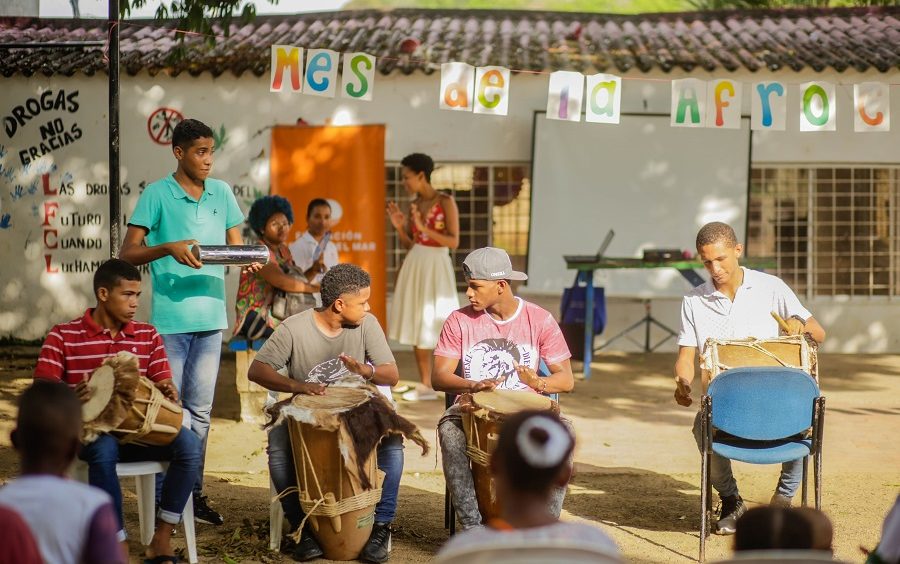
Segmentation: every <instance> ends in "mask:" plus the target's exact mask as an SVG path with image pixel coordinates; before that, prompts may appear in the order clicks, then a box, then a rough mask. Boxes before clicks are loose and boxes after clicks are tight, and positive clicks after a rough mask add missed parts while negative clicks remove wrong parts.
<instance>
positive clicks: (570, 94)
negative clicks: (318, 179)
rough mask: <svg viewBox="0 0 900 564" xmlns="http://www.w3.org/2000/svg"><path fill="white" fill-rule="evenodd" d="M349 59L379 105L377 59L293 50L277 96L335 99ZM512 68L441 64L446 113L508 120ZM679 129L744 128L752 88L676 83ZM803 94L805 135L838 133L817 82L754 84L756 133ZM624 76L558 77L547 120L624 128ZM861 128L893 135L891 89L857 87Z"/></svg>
mask: <svg viewBox="0 0 900 564" xmlns="http://www.w3.org/2000/svg"><path fill="white" fill-rule="evenodd" d="M341 56H343V73H342V76H341V86H340V95H341V97H343V98H349V99H355V100H366V101H369V100H372V98H373V92H374V87H375V68H376V67H375V60H376V58H375V56H374V55H370V54H368V53H361V52H359V53H343V54H342V53H338V52H337V51H332V50H330V49H308V50H306V57H305V65H304V49H303V48H302V47H296V46H293V45H273V46H272V50H271V57H272V60H271V62H272V64H271V67H270V77H269V90H270V91H271V92H295V93H303V94H308V95H312V96H323V97H328V98H334V97H335V96H336V95H337V91H338V81H337V73H338V62H339V60H340V57H341ZM510 73H511V71H510V69H508V68H504V67H499V66H486V67H475V66H472V65H470V64H468V63H460V62H451V63H443V64H442V65H441V84H440V92H439V95H438V107H439V108H440V109H442V110H451V111H464V112H473V113H476V114H487V115H499V116H505V115H507V113H508V111H509V97H510ZM671 84H672V101H671V122H670V123H671V125H672V127H704V128H711V129H738V128H740V127H741V104H742V101H743V100H742V98H743V94H744V92H743V90H744V88H743V87H744V84H743V83H742V82H740V81H736V80H732V79H727V78H725V79H715V80H701V79H698V78H684V79H675V80H671ZM793 87H796V88H798V91H799V94H800V105H799V107H798V108H797V110H798V111H797V119H798V120H799V128H800V131H803V132H811V131H835V130H836V128H837V127H836V123H837V120H836V117H837V110H838V107H837V97H836V89H835V84H834V83H832V82H828V81H821V80H815V81H809V82H804V83H802V84H799V85H790V84H787V83H785V82H781V81H777V80H769V81H760V82H756V83H753V84H752V85H751V89H750V97H751V99H750V127H751V129H754V130H769V131H783V130H785V129H786V126H787V123H788V113H789V112H788V105H787V93H788V88H793ZM621 103H622V77H620V76H616V75H613V74H607V73H598V74H593V75H588V76H586V75H584V74H582V73H580V72H573V71H556V72H552V73H550V85H549V88H548V92H547V118H548V119H556V120H564V121H575V122H578V121H581V119H582V115H583V116H584V121H586V122H589V123H601V124H618V123H619V122H620V119H621ZM853 117H854V119H853V128H854V131H856V132H884V131H890V127H891V112H890V85H889V84H886V83H881V82H862V83H859V84H854V85H853Z"/></svg>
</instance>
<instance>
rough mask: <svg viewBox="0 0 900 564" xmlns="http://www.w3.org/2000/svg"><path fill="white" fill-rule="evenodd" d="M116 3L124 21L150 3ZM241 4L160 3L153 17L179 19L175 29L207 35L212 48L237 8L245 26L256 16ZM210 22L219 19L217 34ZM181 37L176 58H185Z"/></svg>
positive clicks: (224, 0) (226, 0) (220, 0)
mask: <svg viewBox="0 0 900 564" xmlns="http://www.w3.org/2000/svg"><path fill="white" fill-rule="evenodd" d="M119 2H120V3H119V14H120V16H121V17H122V18H127V17H129V16H130V15H131V11H132V10H133V9H136V8H143V7H144V6H145V5H147V4H148V3H149V2H150V0H119ZM243 2H244V0H163V1H162V2H160V4H159V6H158V7H157V8H156V14H155V16H154V18H155V19H157V20H169V19H174V20H178V29H182V30H186V31H192V32H195V33H200V34H203V35H205V36H206V41H207V43H208V44H209V45H213V44H215V42H216V38H215V35H216V33H224V34H225V35H228V33H229V27H230V24H231V21H232V20H233V19H234V17H235V12H236V11H238V10H239V9H240V14H239V16H238V17H239V18H240V21H241V23H247V22H249V21H250V20H252V19H253V18H255V17H256V6H255V5H254V4H252V3H247V4H244V7H243V8H241V4H242V3H243ZM268 2H269V3H270V4H278V0H268ZM213 19H216V20H221V26H222V29H221V31H220V32H217V31H216V30H214V29H213V25H212V23H213ZM184 37H185V34H183V33H181V34H179V35H178V38H179V48H178V51H179V52H178V53H174V54H173V55H174V56H176V57H181V56H183V55H184V49H183V46H181V41H183V40H184Z"/></svg>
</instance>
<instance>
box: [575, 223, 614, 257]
mask: <svg viewBox="0 0 900 564" xmlns="http://www.w3.org/2000/svg"><path fill="white" fill-rule="evenodd" d="M615 236H616V232H615V231H613V230H612V229H610V230H609V231H607V232H606V237H604V238H603V242H602V243H600V248H599V249H597V254H596V255H563V259H565V261H566V262H569V263H571V262H582V263H594V262H599V261H600V259H602V258H603V255H604V253H606V249H608V248H609V244H610V243H612V240H613V237H615Z"/></svg>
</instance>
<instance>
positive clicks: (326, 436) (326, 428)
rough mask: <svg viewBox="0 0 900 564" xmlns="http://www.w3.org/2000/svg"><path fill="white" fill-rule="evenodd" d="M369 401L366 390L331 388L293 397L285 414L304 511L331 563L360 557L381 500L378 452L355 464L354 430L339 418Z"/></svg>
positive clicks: (381, 479)
mask: <svg viewBox="0 0 900 564" xmlns="http://www.w3.org/2000/svg"><path fill="white" fill-rule="evenodd" d="M375 393H377V392H375ZM369 401H373V400H372V396H371V393H370V392H368V391H367V390H366V389H363V388H350V387H329V388H328V391H327V393H326V394H325V395H323V396H312V395H297V396H295V397H294V398H293V400H292V401H291V404H290V406H288V407H287V408H286V409H284V411H283V412H282V413H284V414H285V415H286V420H287V425H288V429H289V431H290V435H291V446H292V449H293V454H294V467H295V468H296V471H297V484H298V487H299V490H300V506H301V507H302V508H303V512H304V514H306V515H308V516H309V524H311V525H312V531H313V534H314V535H315V537H316V539H317V540H318V541H319V544H320V545H321V546H322V550H323V552H324V553H325V558H328V559H330V560H354V559H356V558H357V557H358V556H359V553H360V552H361V551H362V549H363V547H365V545H366V541H368V540H369V535H371V533H372V525H373V524H374V523H375V505H376V504H377V503H378V501H379V500H381V484H382V482H383V481H384V473H383V472H381V471H380V470H378V465H377V456H376V451H375V450H373V451H372V452H371V453H370V454H369V456H368V458H367V459H366V460H365V461H359V460H357V458H356V450H355V448H354V446H353V440H352V438H351V433H352V432H353V430H352V429H349V428H348V426H347V425H346V423H345V420H344V419H343V418H341V417H339V415H340V414H341V413H344V412H347V411H350V410H352V409H354V408H356V407H358V406H361V405H363V404H366V403H367V402H369ZM359 462H363V464H359ZM361 467H362V469H363V473H362V474H361V473H360V468H361Z"/></svg>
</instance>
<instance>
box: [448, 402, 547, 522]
mask: <svg viewBox="0 0 900 564" xmlns="http://www.w3.org/2000/svg"><path fill="white" fill-rule="evenodd" d="M472 401H473V403H474V404H475V406H476V408H477V409H476V410H475V411H474V412H472V413H463V430H464V431H465V433H466V454H467V455H468V456H469V459H470V460H471V461H472V478H473V479H474V481H475V497H476V498H477V499H478V510H479V511H481V517H482V519H483V520H484V522H487V521H489V520H490V519H495V518H498V517H500V503H499V500H498V499H497V486H496V484H495V483H494V478H493V477H492V476H491V469H490V463H491V454H492V453H493V452H494V450H495V449H496V448H497V440H498V438H499V436H500V425H501V424H502V423H503V421H504V419H506V417H508V416H509V415H512V414H514V413H517V412H519V411H524V410H526V409H537V410H547V411H551V410H555V409H556V406H555V402H554V401H553V400H551V399H550V398H548V397H547V396H542V395H540V394H536V393H533V392H527V391H518V390H493V391H484V392H477V393H475V394H472Z"/></svg>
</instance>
